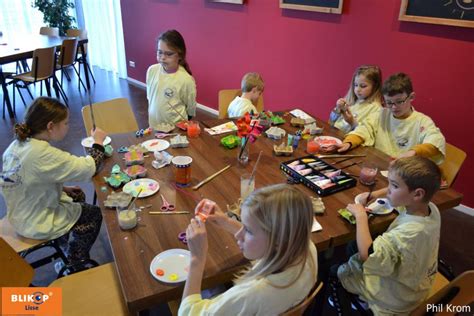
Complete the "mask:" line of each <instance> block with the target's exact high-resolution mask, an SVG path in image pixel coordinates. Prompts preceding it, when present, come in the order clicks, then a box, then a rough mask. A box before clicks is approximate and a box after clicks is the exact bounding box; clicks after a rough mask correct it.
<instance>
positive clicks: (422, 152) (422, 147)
mask: <svg viewBox="0 0 474 316" xmlns="http://www.w3.org/2000/svg"><path fill="white" fill-rule="evenodd" d="M411 150H414V151H415V152H416V155H417V156H421V157H425V158H432V157H436V156H438V155H441V156H442V155H443V154H442V153H441V152H440V151H439V149H438V148H436V147H435V146H434V145H432V144H428V143H425V144H419V145H415V146H413V147H412V148H411Z"/></svg>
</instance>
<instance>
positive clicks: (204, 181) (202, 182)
mask: <svg viewBox="0 0 474 316" xmlns="http://www.w3.org/2000/svg"><path fill="white" fill-rule="evenodd" d="M230 166H231V165H227V166H226V167H224V168H222V169H221V170H219V171H217V172H216V173H214V174H212V175H210V176H209V177H207V178H206V179H204V180H202V181H201V182H199V183H198V184H196V185H195V186H193V190H197V189H199V188H200V187H202V186H203V185H204V184H206V183H208V182H209V181H211V180H212V179H214V178H215V177H217V176H218V175H220V174H221V173H223V172H224V171H226V170H227V169H229V168H230Z"/></svg>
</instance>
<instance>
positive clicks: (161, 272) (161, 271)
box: [156, 269, 165, 276]
mask: <svg viewBox="0 0 474 316" xmlns="http://www.w3.org/2000/svg"><path fill="white" fill-rule="evenodd" d="M156 275H158V276H163V275H165V271H163V270H162V269H156Z"/></svg>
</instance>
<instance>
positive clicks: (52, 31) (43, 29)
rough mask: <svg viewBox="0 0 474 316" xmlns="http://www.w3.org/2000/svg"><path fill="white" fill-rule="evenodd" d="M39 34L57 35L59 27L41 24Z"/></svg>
mask: <svg viewBox="0 0 474 316" xmlns="http://www.w3.org/2000/svg"><path fill="white" fill-rule="evenodd" d="M40 34H41V35H49V36H59V29H58V28H57V27H47V26H42V27H41V28H40Z"/></svg>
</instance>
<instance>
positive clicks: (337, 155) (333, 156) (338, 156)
mask: <svg viewBox="0 0 474 316" xmlns="http://www.w3.org/2000/svg"><path fill="white" fill-rule="evenodd" d="M316 157H318V158H346V157H351V158H354V157H365V155H339V154H336V155H316Z"/></svg>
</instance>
